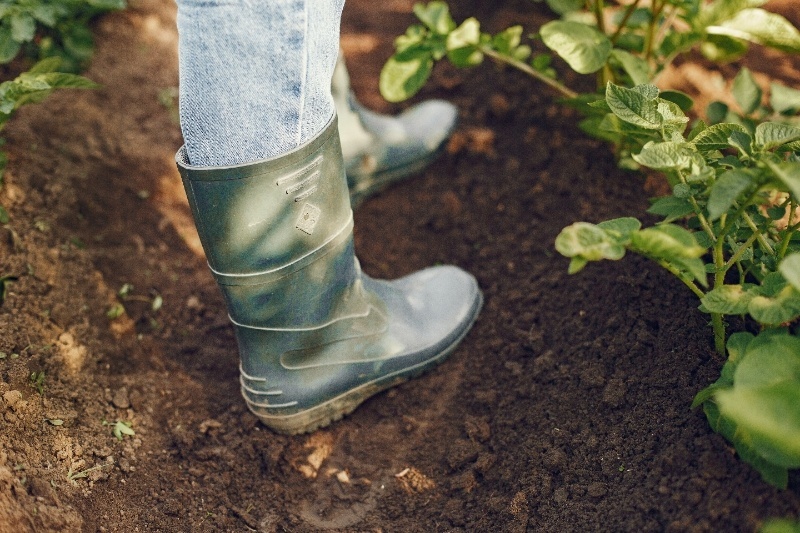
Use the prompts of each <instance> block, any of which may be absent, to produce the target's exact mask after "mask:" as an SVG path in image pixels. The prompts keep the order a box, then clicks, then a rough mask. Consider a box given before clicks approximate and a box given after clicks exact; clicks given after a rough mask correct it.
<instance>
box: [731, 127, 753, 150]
mask: <svg viewBox="0 0 800 533" xmlns="http://www.w3.org/2000/svg"><path fill="white" fill-rule="evenodd" d="M728 143H730V145H731V146H733V147H734V148H737V149H739V151H740V152H741V153H743V154H747V155H748V156H752V155H753V138H752V137H750V135H749V134H747V133H744V132H741V131H734V132H732V133H731V136H730V137H728Z"/></svg>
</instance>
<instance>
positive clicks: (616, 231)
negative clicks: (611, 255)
mask: <svg viewBox="0 0 800 533" xmlns="http://www.w3.org/2000/svg"><path fill="white" fill-rule="evenodd" d="M597 227H599V228H601V229H602V230H603V231H605V232H606V233H607V234H608V235H610V236H611V237H613V238H614V239H616V240H617V242H619V243H621V244H626V243H628V242H630V239H631V234H633V233H634V232H635V231H639V229H640V228H641V227H642V223H641V222H639V220H637V219H635V218H633V217H621V218H614V219H611V220H605V221H603V222H600V223H599V224H597Z"/></svg>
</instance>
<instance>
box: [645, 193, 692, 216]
mask: <svg viewBox="0 0 800 533" xmlns="http://www.w3.org/2000/svg"><path fill="white" fill-rule="evenodd" d="M647 212H648V213H651V214H654V215H661V216H663V217H665V218H664V220H663V222H672V221H673V220H677V219H679V218H683V217H685V216H687V215H691V214H692V213H694V208H693V207H692V204H691V203H689V201H688V200H687V199H685V198H676V197H674V196H665V197H664V198H659V199H658V200H656V201H655V202H654V203H653V205H651V206H650V208H649V209H648V210H647Z"/></svg>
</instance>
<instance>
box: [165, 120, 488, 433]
mask: <svg viewBox="0 0 800 533" xmlns="http://www.w3.org/2000/svg"><path fill="white" fill-rule="evenodd" d="M176 159H177V162H178V167H179V170H180V173H181V175H182V178H183V183H184V186H185V188H186V193H187V196H188V198H189V202H190V205H191V208H192V212H193V214H194V217H195V222H196V224H197V228H198V232H199V234H200V239H201V241H202V243H203V248H204V249H205V252H206V256H207V258H208V263H209V266H210V268H211V270H212V272H213V274H214V276H215V278H216V280H217V282H218V283H219V285H220V288H221V289H222V292H223V294H224V296H225V300H226V302H227V305H228V311H229V314H230V318H231V320H232V322H233V324H234V326H235V330H236V337H237V341H238V344H239V353H240V356H241V390H242V394H243V396H244V399H245V401H246V403H247V405H248V407H249V408H250V410H251V411H252V412H253V413H255V414H256V416H258V418H259V419H261V421H262V422H263V423H264V424H266V425H267V426H269V427H270V428H272V429H274V430H276V431H279V432H283V433H301V432H307V431H312V430H314V429H316V428H318V427H321V426H324V425H326V424H328V423H330V422H332V421H334V420H337V419H339V418H341V417H342V416H344V415H346V414H348V413H349V412H351V411H352V410H353V409H355V408H356V407H357V406H358V405H359V404H360V403H361V402H363V401H364V400H365V399H367V398H368V397H370V396H372V395H374V394H375V393H377V392H379V391H381V390H383V389H386V388H388V387H390V386H393V385H396V384H398V383H400V382H403V381H405V380H407V379H408V378H410V377H413V376H416V375H418V374H420V373H422V372H423V371H425V370H428V369H429V368H431V367H433V366H434V365H436V364H437V363H439V362H441V361H442V360H443V359H444V358H445V357H446V356H447V355H448V354H449V353H450V352H451V351H452V350H453V349H454V348H455V346H456V344H457V343H458V342H459V341H460V340H461V339H462V338H463V337H464V335H466V333H467V331H468V330H469V328H470V327H471V325H472V323H473V322H474V321H475V319H476V317H477V315H478V311H479V309H480V306H481V302H482V297H481V293H480V291H479V289H478V286H477V282H476V281H475V279H474V278H473V277H472V276H471V275H469V274H467V273H466V272H464V271H462V270H460V269H458V268H455V267H448V266H442V267H434V268H429V269H426V270H423V271H420V272H417V273H414V274H411V275H409V276H407V277H404V278H401V279H398V280H396V281H391V282H387V281H378V280H373V279H371V278H370V277H368V276H366V275H365V274H363V273H362V272H361V269H360V267H359V263H358V261H357V259H356V258H355V256H354V253H353V232H352V231H353V230H352V228H353V216H352V210H351V208H350V199H349V195H348V189H347V183H346V179H345V175H344V169H343V167H342V154H341V148H340V145H339V135H338V131H337V124H336V120H335V119H334V120H332V121H331V123H330V124H329V125H328V126H327V128H326V129H325V130H324V131H323V132H322V133H321V134H320V135H318V136H317V137H316V138H314V139H313V140H312V141H311V142H309V143H308V144H306V145H304V146H301V147H300V148H298V149H296V150H294V151H293V152H291V153H289V154H286V155H283V156H280V157H276V158H272V159H268V160H264V161H260V162H256V163H252V164H247V165H241V166H232V167H227V168H202V167H193V166H192V165H190V164H189V162H188V160H187V158H186V153H185V151H184V150H183V149H181V151H179V152H178V154H177V156H176Z"/></svg>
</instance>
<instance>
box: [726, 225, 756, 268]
mask: <svg viewBox="0 0 800 533" xmlns="http://www.w3.org/2000/svg"><path fill="white" fill-rule="evenodd" d="M757 238H758V235H756V234H755V233H753V234H752V235H750V238H749V239H747V240H746V241H744V244H742V245H741V246H740V247H739V249H738V250H736V253H735V254H733V255H732V256H731V258H730V259H728V262H727V263H725V271H726V272H727V271H728V270H730V268H731V267H732V266H733V265H735V264H736V263H737V262H738V261H739V259H741V258H742V255H744V253H745V252H746V251H747V249H748V248H749V247H750V246H752V244H753V243H754V242H756V239H757Z"/></svg>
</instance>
